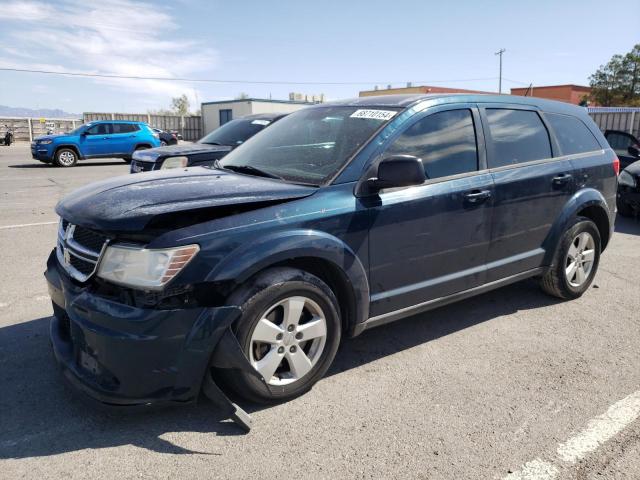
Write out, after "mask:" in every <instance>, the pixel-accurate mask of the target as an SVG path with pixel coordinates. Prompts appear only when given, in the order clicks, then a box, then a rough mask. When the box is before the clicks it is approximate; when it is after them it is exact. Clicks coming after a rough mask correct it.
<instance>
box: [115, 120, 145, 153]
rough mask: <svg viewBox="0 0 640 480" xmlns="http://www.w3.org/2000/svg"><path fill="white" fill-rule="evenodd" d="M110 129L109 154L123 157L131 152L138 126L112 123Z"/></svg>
mask: <svg viewBox="0 0 640 480" xmlns="http://www.w3.org/2000/svg"><path fill="white" fill-rule="evenodd" d="M112 128H113V133H112V134H111V138H110V144H111V153H114V154H118V155H124V154H130V153H131V152H133V149H134V144H135V143H136V133H137V132H138V130H139V126H138V125H136V124H133V123H114V124H112Z"/></svg>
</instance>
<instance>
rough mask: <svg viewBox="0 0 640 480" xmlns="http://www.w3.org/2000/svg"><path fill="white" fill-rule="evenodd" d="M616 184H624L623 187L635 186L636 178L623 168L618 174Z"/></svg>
mask: <svg viewBox="0 0 640 480" xmlns="http://www.w3.org/2000/svg"><path fill="white" fill-rule="evenodd" d="M618 185H624V186H625V187H631V188H635V186H636V179H635V178H634V177H633V175H631V174H630V173H629V172H627V171H626V170H623V171H622V172H621V173H620V175H619V176H618Z"/></svg>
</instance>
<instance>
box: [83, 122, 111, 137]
mask: <svg viewBox="0 0 640 480" xmlns="http://www.w3.org/2000/svg"><path fill="white" fill-rule="evenodd" d="M110 133H111V124H109V123H98V124H96V125H94V126H93V127H91V128H89V129H88V130H87V135H109V134H110Z"/></svg>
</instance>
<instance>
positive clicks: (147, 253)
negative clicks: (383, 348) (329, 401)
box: [45, 95, 619, 426]
mask: <svg viewBox="0 0 640 480" xmlns="http://www.w3.org/2000/svg"><path fill="white" fill-rule="evenodd" d="M618 169H619V162H618V160H617V158H616V156H615V154H614V152H613V151H612V150H611V148H610V147H609V145H608V144H607V141H606V140H605V139H604V137H603V136H602V134H601V133H600V131H599V129H598V128H597V127H596V126H595V124H594V123H593V122H592V121H591V119H590V118H589V117H588V115H587V114H586V112H585V110H584V109H582V108H578V107H574V106H571V105H567V104H563V103H558V102H551V101H544V100H539V99H531V98H525V97H510V96H484V95H420V96H404V95H403V96H394V95H390V96H381V97H367V98H359V99H354V100H348V101H343V102H336V103H328V104H322V105H318V106H313V107H309V108H305V109H302V110H299V111H297V112H295V113H292V114H290V115H288V116H287V117H285V118H283V119H281V120H279V121H278V122H276V123H275V124H274V125H272V126H270V127H269V128H268V129H265V130H264V131H263V132H261V133H259V134H258V135H256V136H255V137H253V138H251V139H250V140H248V141H247V142H246V143H244V144H243V145H241V146H239V147H238V148H237V149H235V150H233V151H232V152H230V153H229V154H228V155H227V156H225V157H224V158H222V159H221V160H219V161H218V162H217V163H216V164H215V165H213V166H211V167H209V168H205V167H193V168H187V169H185V170H180V171H175V170H169V171H158V172H150V173H148V174H145V175H129V176H127V177H119V178H115V179H112V180H107V181H104V182H101V183H99V184H94V185H89V186H87V187H85V188H83V189H80V190H78V191H76V192H75V193H72V194H71V195H69V196H68V197H66V198H65V199H63V200H62V201H61V202H60V203H59V204H58V206H57V207H56V211H57V213H58V214H59V215H60V218H61V220H60V227H59V232H58V243H57V247H56V248H55V249H54V251H53V252H52V254H51V256H50V258H49V261H48V266H47V271H46V274H45V275H46V277H47V280H48V283H49V291H50V294H51V298H52V300H53V308H54V312H55V316H54V318H53V320H52V324H51V337H52V343H53V348H54V351H55V354H56V357H57V359H58V361H59V362H60V363H61V365H62V366H63V367H64V371H65V372H66V375H67V377H68V378H69V379H70V380H71V381H72V382H74V383H75V384H76V385H77V386H78V387H79V388H80V389H82V390H83V391H85V392H87V393H88V394H89V395H91V396H93V397H94V398H97V399H99V400H100V401H102V402H107V403H111V404H114V403H115V404H127V405H130V404H147V403H154V402H175V403H184V402H189V401H194V400H195V399H197V398H198V394H199V392H200V391H202V390H203V391H204V392H205V393H206V394H207V396H209V398H212V399H213V400H214V401H215V402H216V403H217V405H219V406H220V408H222V409H223V411H224V412H225V413H227V414H228V415H230V416H233V415H235V416H236V419H238V418H239V421H240V423H242V424H243V425H245V426H246V425H247V424H246V421H245V420H246V419H245V420H243V417H242V415H241V414H242V411H241V410H240V409H239V407H237V406H235V405H233V404H231V403H230V402H229V401H228V400H227V399H226V396H225V395H224V394H223V393H222V392H223V391H229V390H231V391H233V392H234V393H235V394H236V395H239V396H241V397H244V398H247V399H250V400H253V401H258V402H274V401H282V400H286V399H290V398H293V397H295V396H296V395H300V394H302V393H303V392H305V391H307V390H309V389H310V388H311V386H312V385H313V384H314V383H315V382H317V381H318V380H319V379H320V378H321V377H322V376H323V374H324V373H325V372H326V371H327V369H328V368H329V365H330V364H331V362H332V360H333V358H334V355H335V353H336V350H337V348H338V345H339V343H340V341H341V339H342V338H344V337H349V336H353V335H358V334H359V333H361V332H363V331H364V330H366V329H368V328H371V327H375V326H378V325H382V324H386V323H388V322H392V321H394V320H398V319H401V318H403V317H407V316H409V315H414V314H417V313H421V312H425V311H428V310H430V309H433V308H436V307H439V306H441V305H444V304H447V303H450V302H453V301H457V300H460V299H463V298H466V297H469V296H471V295H476V294H479V293H482V292H486V291H488V290H491V289H495V288H498V287H501V286H503V285H507V284H510V283H512V282H516V281H519V280H523V279H526V278H530V277H535V278H538V279H539V281H540V284H541V286H542V288H543V289H544V291H546V292H548V293H549V294H551V295H554V296H556V297H559V298H562V299H567V300H569V299H573V298H577V297H579V296H581V295H582V294H583V293H584V292H585V291H586V290H587V289H588V287H589V285H590V284H591V282H592V280H593V278H594V275H595V274H596V270H597V268H598V261H599V258H600V253H601V252H602V251H603V250H604V249H605V247H606V246H607V244H608V243H609V240H610V238H611V235H612V228H613V224H614V209H615V200H616V175H617V173H618ZM238 416H240V417H238Z"/></svg>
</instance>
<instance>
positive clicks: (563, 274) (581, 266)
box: [540, 217, 601, 300]
mask: <svg viewBox="0 0 640 480" xmlns="http://www.w3.org/2000/svg"><path fill="white" fill-rule="evenodd" d="M600 248H601V241H600V232H599V230H598V227H597V226H596V224H595V223H593V222H592V221H591V220H589V219H588V218H585V217H578V218H576V219H575V221H574V222H573V223H572V224H571V225H570V226H569V228H568V229H567V230H566V231H565V233H564V235H563V236H562V239H561V240H560V245H559V246H558V250H557V251H556V254H555V257H554V259H553V263H552V265H551V267H549V269H548V270H547V272H546V273H545V274H544V276H543V277H542V279H541V282H540V285H541V287H542V289H543V290H544V291H545V292H546V293H548V294H549V295H553V296H554V297H558V298H562V299H564V300H571V299H574V298H578V297H580V296H582V294H583V293H584V292H586V291H587V289H588V288H589V286H590V285H591V282H593V278H594V277H595V275H596V271H597V270H598V264H599V263H600Z"/></svg>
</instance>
